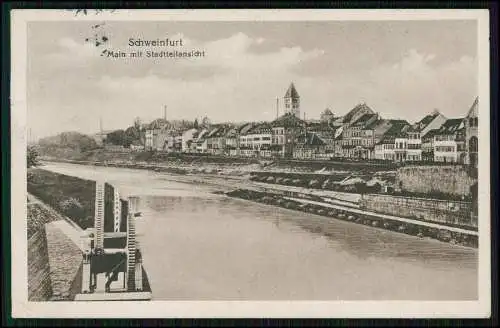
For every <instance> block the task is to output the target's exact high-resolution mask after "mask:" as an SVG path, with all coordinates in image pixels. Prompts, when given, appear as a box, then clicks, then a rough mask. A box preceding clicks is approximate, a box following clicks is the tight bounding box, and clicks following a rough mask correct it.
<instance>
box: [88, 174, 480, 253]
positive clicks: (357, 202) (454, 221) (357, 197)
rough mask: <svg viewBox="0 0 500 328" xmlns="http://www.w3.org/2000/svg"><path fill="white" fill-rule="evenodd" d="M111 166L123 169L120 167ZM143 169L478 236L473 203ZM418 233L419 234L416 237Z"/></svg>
mask: <svg viewBox="0 0 500 328" xmlns="http://www.w3.org/2000/svg"><path fill="white" fill-rule="evenodd" d="M98 166H100V165H98ZM112 167H120V165H117V166H112ZM128 168H130V167H128ZM135 168H136V167H135ZM142 169H147V170H153V171H155V172H159V173H167V175H166V176H165V178H166V179H167V180H169V181H176V182H182V183H192V184H204V185H210V186H213V187H215V188H216V189H217V190H219V191H220V192H222V193H225V194H228V195H229V194H230V193H231V192H232V191H236V190H247V191H250V192H257V193H268V194H271V195H279V196H280V197H294V198H299V199H301V200H302V201H309V202H311V201H312V202H316V203H319V204H323V205H324V206H323V207H325V209H324V211H325V213H326V212H329V211H330V209H329V207H330V206H342V208H350V209H354V210H362V211H366V212H373V213H374V214H375V215H387V216H390V217H394V218H396V220H398V219H399V220H400V221H405V220H406V221H407V222H416V223H412V224H416V225H417V226H425V225H426V224H430V225H431V226H432V225H434V226H435V227H437V229H438V230H445V231H448V230H449V229H454V228H458V229H464V230H467V231H474V232H476V233H477V219H475V218H474V217H473V216H472V215H471V213H470V211H471V206H470V205H471V204H470V202H461V201H453V200H446V201H445V200H439V199H419V198H413V197H400V196H396V195H383V194H381V195H379V194H365V193H359V192H358V193H356V192H355V191H351V192H344V191H340V190H328V189H314V188H307V187H306V186H287V185H283V184H274V183H268V182H267V181H265V182H260V181H256V179H252V175H247V176H225V175H219V174H175V173H171V172H165V171H163V170H162V169H161V168H158V167H157V166H151V167H148V166H143V167H142ZM408 220H409V221H408ZM375 224H377V223H375ZM403 228H404V227H401V228H400V230H404V229H403ZM410 230H411V229H410ZM418 234H419V233H418V232H417V233H416V235H418ZM429 234H430V235H431V236H432V235H435V234H434V232H431V233H429ZM439 238H440V239H446V240H448V241H450V242H452V243H453V242H457V243H458V242H459V241H457V240H459V239H461V238H462V237H460V236H458V237H457V238H458V239H457V238H454V237H453V236H449V238H448V237H443V238H441V237H439ZM439 238H438V239H439ZM466 239H467V238H466ZM473 243H474V242H472V244H473Z"/></svg>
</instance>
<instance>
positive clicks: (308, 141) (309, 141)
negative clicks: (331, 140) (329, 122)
mask: <svg viewBox="0 0 500 328" xmlns="http://www.w3.org/2000/svg"><path fill="white" fill-rule="evenodd" d="M298 143H300V144H302V145H304V146H323V145H326V142H325V141H324V140H323V139H321V137H319V136H318V135H317V134H316V133H314V132H307V133H305V134H303V135H302V136H300V137H299V138H298Z"/></svg>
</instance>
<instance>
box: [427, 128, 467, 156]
mask: <svg viewBox="0 0 500 328" xmlns="http://www.w3.org/2000/svg"><path fill="white" fill-rule="evenodd" d="M465 155H466V153H465V126H464V120H463V119H449V120H447V121H446V122H445V123H444V124H443V126H441V128H440V129H439V130H438V131H437V132H436V134H435V135H434V161H436V162H444V163H462V164H463V163H465Z"/></svg>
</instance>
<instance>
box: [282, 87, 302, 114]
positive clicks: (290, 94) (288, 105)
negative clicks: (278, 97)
mask: <svg viewBox="0 0 500 328" xmlns="http://www.w3.org/2000/svg"><path fill="white" fill-rule="evenodd" d="M284 100H285V113H292V114H293V115H295V116H296V117H297V118H300V96H299V93H298V92H297V90H296V89H295V86H294V85H293V82H292V83H290V86H289V87H288V90H287V91H286V94H285V97H284Z"/></svg>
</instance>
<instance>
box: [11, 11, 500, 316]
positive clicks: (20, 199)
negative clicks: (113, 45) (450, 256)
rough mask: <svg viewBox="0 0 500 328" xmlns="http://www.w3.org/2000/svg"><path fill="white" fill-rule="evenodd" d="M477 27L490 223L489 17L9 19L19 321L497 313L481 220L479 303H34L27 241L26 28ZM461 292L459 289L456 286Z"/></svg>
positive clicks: (185, 14)
mask: <svg viewBox="0 0 500 328" xmlns="http://www.w3.org/2000/svg"><path fill="white" fill-rule="evenodd" d="M447 19H474V20H477V21H478V62H479V75H478V80H479V95H478V96H479V99H480V101H479V112H480V113H481V114H480V116H481V120H479V126H480V128H479V141H480V142H479V152H478V153H479V161H478V162H479V184H478V185H479V218H490V173H489V172H490V157H489V155H490V144H489V136H490V126H489V122H490V120H489V114H490V105H489V99H490V94H489V92H490V87H489V13H488V11H487V10H456V9H450V10H444V9H439V10H228V9H227V10H117V11H115V12H113V13H107V12H103V13H101V14H99V16H96V15H95V14H93V13H89V14H88V15H87V16H82V15H79V16H78V17H76V16H75V14H74V12H70V11H65V10H31V9H30V10H13V11H12V12H11V60H12V66H11V73H12V77H11V88H12V89H11V140H12V142H11V161H12V162H11V179H12V180H11V181H12V182H11V197H12V201H11V232H12V234H11V241H12V247H11V252H12V255H11V259H12V279H11V281H12V316H13V317H14V318H148V317H152V318H183V317H200V318H202V317H208V318H210V317H275V318H292V317H303V318H306V317H310V318H316V317H317V318H324V317H332V318H335V317H339V318H343V317H346V318H390V317H398V318H400V317H401V318H486V317H489V316H490V314H491V263H490V258H491V256H490V254H491V253H490V248H491V241H490V235H491V232H490V221H489V220H488V219H479V236H480V237H479V252H478V254H479V270H478V277H479V279H478V285H479V289H478V291H479V300H478V301H463V302H462V301H459V302H456V301H454V302H447V301H443V302H431V301H429V302H427V301H425V302H423V301H418V302H415V301H387V302H386V301H321V302H316V301H307V302H306V301H272V302H267V301H266V302H253V301H228V302H223V301H200V302H198V301H180V302H173V301H150V302H110V303H105V302H28V301H27V299H28V297H27V295H28V291H27V281H28V279H27V242H26V229H27V223H26V219H25V218H26V212H27V211H26V144H27V131H26V130H27V129H26V119H27V104H26V82H27V81H26V68H27V28H26V25H27V22H28V21H54V20H59V21H62V20H64V21H71V20H75V21H76V20H79V21H81V20H89V21H93V20H99V21H103V20H104V21H105V20H114V21H155V20H156V21H158V20H162V21H164V20H172V21H181V20H182V21H200V20H202V21H221V20H225V21H253V20H262V21H264V20H269V21H299V20H301V21H321V20H336V21H340V20H343V21H352V20H447ZM457 288H460V287H459V286H457Z"/></svg>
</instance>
